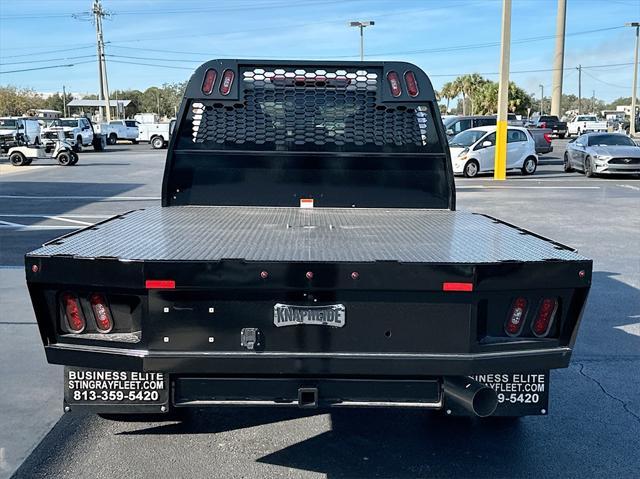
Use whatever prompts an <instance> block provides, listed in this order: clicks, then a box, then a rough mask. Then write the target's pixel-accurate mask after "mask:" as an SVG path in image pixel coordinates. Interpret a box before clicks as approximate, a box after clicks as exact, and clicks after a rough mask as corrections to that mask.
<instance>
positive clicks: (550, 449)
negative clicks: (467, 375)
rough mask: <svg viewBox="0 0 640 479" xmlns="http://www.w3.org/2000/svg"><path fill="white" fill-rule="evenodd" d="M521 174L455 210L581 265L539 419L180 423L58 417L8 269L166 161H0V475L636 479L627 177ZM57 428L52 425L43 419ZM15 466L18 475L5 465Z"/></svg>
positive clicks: (556, 168) (52, 379)
mask: <svg viewBox="0 0 640 479" xmlns="http://www.w3.org/2000/svg"><path fill="white" fill-rule="evenodd" d="M554 144H555V152H554V153H553V154H551V155H547V156H545V157H543V158H542V160H541V162H540V163H541V164H540V166H539V169H538V172H537V173H536V174H535V175H534V176H531V177H524V176H521V175H519V174H517V173H514V174H511V175H509V177H508V180H507V181H506V182H494V181H493V180H492V178H491V176H483V177H480V178H476V179H464V178H461V179H458V180H457V186H458V194H457V197H458V208H459V209H466V210H472V211H476V212H481V213H486V214H490V215H492V216H496V217H499V218H501V219H503V220H505V221H508V222H510V223H514V224H517V225H519V226H522V227H524V228H526V229H529V230H532V231H535V232H536V233H539V234H541V235H543V236H547V237H550V238H553V239H554V240H557V241H559V242H561V243H565V244H568V245H571V246H574V247H576V248H578V249H579V251H580V253H582V254H583V255H585V256H587V257H591V258H593V259H594V275H593V287H592V289H591V294H590V297H589V302H588V305H587V308H586V311H585V316H584V319H583V322H582V325H581V329H580V333H579V336H578V341H577V347H576V351H575V353H574V356H573V360H572V364H571V366H570V367H569V368H568V369H565V370H558V371H553V372H552V376H551V396H550V408H549V409H550V410H549V415H548V416H537V417H526V418H522V419H520V420H519V421H495V420H490V421H480V420H469V419H452V418H442V417H440V416H439V415H437V414H433V413H425V412H416V411H403V410H347V411H344V410H341V411H337V412H331V413H327V412H316V413H308V412H302V411H300V410H282V409H278V410H273V409H223V410H212V409H196V410H192V411H189V412H188V413H187V415H186V416H185V417H184V418H183V419H182V420H181V421H173V422H171V421H164V422H127V423H123V422H113V421H108V420H105V419H101V418H99V417H97V416H90V415H85V416H82V415H75V414H73V413H71V414H65V415H63V413H62V411H61V406H62V401H61V397H60V390H61V387H60V385H61V383H62V371H61V368H58V367H55V366H48V365H46V364H45V360H44V354H42V347H41V343H40V337H39V335H38V333H37V328H36V327H35V319H34V316H33V311H32V309H31V307H30V304H29V302H28V298H27V296H26V291H25V288H24V275H23V273H22V271H21V269H20V268H21V266H22V261H23V260H22V258H23V255H24V253H25V252H27V251H29V250H31V249H34V248H36V247H37V246H39V245H40V244H42V243H43V242H44V241H47V240H49V239H51V238H53V237H55V236H59V235H61V234H65V233H67V232H69V231H73V230H74V229H75V228H78V227H82V226H85V225H88V224H92V223H94V222H97V221H100V220H101V219H104V218H106V217H108V216H110V215H114V214H117V213H122V212H124V211H129V210H132V209H137V208H143V207H145V206H148V205H152V204H157V203H158V201H159V196H160V186H161V179H162V169H163V166H164V155H165V151H166V150H161V151H154V150H151V149H150V148H149V146H148V145H145V144H140V145H126V144H121V145H117V146H113V147H109V149H108V150H107V151H106V152H104V153H94V152H85V153H82V154H81V156H80V161H79V163H78V165H77V166H73V167H60V166H57V165H56V164H54V163H53V162H41V163H34V164H33V165H32V166H28V167H21V168H14V167H11V166H9V165H6V164H0V201H1V202H0V205H1V206H0V265H2V268H3V269H2V274H1V275H0V280H1V285H0V307H1V308H2V309H1V310H2V311H3V314H2V315H0V351H2V362H1V366H0V384H2V385H3V397H2V398H1V402H0V408H1V410H2V411H3V413H2V414H1V415H0V477H4V476H6V477H8V476H9V475H11V474H12V473H13V471H15V470H16V468H18V467H19V469H18V470H17V472H15V477H20V478H22V477H24V478H39V477H55V478H58V477H61V478H64V477H96V478H100V477H157V476H161V477H224V478H236V477H252V478H253V477H295V478H298V477H305V478H306V477H328V478H341V477H363V478H365V477H366V478H370V477H392V478H397V477H534V476H535V477H540V478H543V477H558V476H563V477H594V476H607V477H621V478H627V477H629V478H632V477H638V471H640V454H639V453H638V451H639V450H640V448H639V446H640V385H639V383H640V381H638V378H639V375H638V371H639V370H640V290H639V289H640V215H639V214H638V207H639V206H640V179H631V178H624V177H617V178H595V179H586V178H585V177H584V176H583V175H581V174H580V173H571V174H565V173H563V172H562V162H561V158H562V154H563V152H564V145H565V144H566V141H562V140H554ZM56 421H57V422H56ZM21 464H22V465H21Z"/></svg>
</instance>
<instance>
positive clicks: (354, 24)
mask: <svg viewBox="0 0 640 479" xmlns="http://www.w3.org/2000/svg"><path fill="white" fill-rule="evenodd" d="M375 24H376V22H374V21H372V20H369V21H366V22H349V26H350V27H358V28H360V61H361V62H363V61H364V29H365V27H372V26H373V25H375Z"/></svg>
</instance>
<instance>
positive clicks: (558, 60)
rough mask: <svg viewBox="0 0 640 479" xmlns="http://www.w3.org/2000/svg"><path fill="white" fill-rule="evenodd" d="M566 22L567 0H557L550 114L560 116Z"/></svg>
mask: <svg viewBox="0 0 640 479" xmlns="http://www.w3.org/2000/svg"><path fill="white" fill-rule="evenodd" d="M566 23H567V0H558V14H557V17H556V52H555V55H554V57H553V83H552V85H551V114H552V115H556V116H557V117H558V118H560V117H561V116H562V106H561V103H562V75H563V73H564V28H565V26H566Z"/></svg>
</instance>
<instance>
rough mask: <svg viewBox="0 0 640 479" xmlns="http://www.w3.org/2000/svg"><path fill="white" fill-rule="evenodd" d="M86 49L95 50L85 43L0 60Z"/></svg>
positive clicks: (5, 56) (93, 46)
mask: <svg viewBox="0 0 640 479" xmlns="http://www.w3.org/2000/svg"><path fill="white" fill-rule="evenodd" d="M87 48H95V44H93V43H87V44H84V45H77V46H69V47H66V48H60V49H58V50H47V51H44V52H42V51H38V52H37V53H20V54H17V55H2V58H17V57H26V56H29V57H31V56H34V55H35V56H40V55H47V54H49V53H60V52H69V51H76V50H85V49H87ZM0 50H2V48H0ZM6 50H12V51H14V50H33V48H6Z"/></svg>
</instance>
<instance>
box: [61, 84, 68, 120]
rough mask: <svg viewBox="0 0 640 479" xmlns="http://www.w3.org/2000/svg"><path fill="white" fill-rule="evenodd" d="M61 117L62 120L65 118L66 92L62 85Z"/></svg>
mask: <svg viewBox="0 0 640 479" xmlns="http://www.w3.org/2000/svg"><path fill="white" fill-rule="evenodd" d="M62 116H63V118H66V117H67V91H66V90H65V88H64V85H62Z"/></svg>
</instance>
